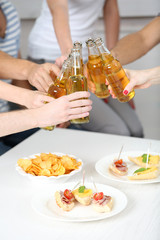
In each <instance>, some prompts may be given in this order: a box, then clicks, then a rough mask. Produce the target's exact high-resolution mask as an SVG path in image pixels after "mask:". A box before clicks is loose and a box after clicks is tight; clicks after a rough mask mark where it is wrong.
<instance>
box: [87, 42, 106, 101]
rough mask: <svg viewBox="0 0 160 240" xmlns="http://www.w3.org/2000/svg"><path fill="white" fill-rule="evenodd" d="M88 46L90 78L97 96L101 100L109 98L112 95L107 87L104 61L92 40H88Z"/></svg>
mask: <svg viewBox="0 0 160 240" xmlns="http://www.w3.org/2000/svg"><path fill="white" fill-rule="evenodd" d="M86 45H87V48H88V62H87V68H88V72H89V75H90V78H91V80H92V81H93V82H94V84H95V87H96V91H95V95H96V96H97V97H99V98H107V97H109V95H110V93H109V91H108V86H107V85H106V76H105V74H104V72H103V65H102V59H101V57H100V55H99V52H98V50H97V47H96V45H95V43H94V41H93V40H92V39H91V38H89V39H88V41H87V42H86Z"/></svg>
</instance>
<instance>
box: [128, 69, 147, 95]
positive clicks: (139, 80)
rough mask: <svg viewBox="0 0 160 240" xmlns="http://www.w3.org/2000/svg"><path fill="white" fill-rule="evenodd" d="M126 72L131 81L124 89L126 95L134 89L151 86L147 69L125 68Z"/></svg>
mask: <svg viewBox="0 0 160 240" xmlns="http://www.w3.org/2000/svg"><path fill="white" fill-rule="evenodd" d="M125 72H126V75H127V77H128V79H129V80H130V82H129V83H128V85H127V86H126V87H125V89H124V91H123V94H124V95H128V94H129V93H130V92H131V91H132V89H143V88H148V87H150V86H151V83H150V81H149V79H148V74H147V70H129V69H125Z"/></svg>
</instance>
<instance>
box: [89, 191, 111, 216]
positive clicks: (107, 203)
mask: <svg viewBox="0 0 160 240" xmlns="http://www.w3.org/2000/svg"><path fill="white" fill-rule="evenodd" d="M112 205H113V199H112V197H111V196H107V195H104V194H103V192H98V193H95V194H94V195H93V200H92V206H93V209H94V210H95V211H97V212H100V213H104V212H109V211H111V209H112Z"/></svg>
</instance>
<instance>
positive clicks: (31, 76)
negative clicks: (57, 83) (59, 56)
mask: <svg viewBox="0 0 160 240" xmlns="http://www.w3.org/2000/svg"><path fill="white" fill-rule="evenodd" d="M50 71H53V72H54V73H55V75H56V76H57V75H58V74H59V71H60V69H59V68H58V67H57V66H56V65H55V64H52V63H44V64H33V65H32V67H31V68H30V71H29V73H28V81H29V82H30V84H31V85H33V86H34V87H36V88H37V89H38V90H39V91H41V92H47V91H48V88H49V86H50V85H51V84H52V83H53V81H52V78H51V76H50V75H49V74H50Z"/></svg>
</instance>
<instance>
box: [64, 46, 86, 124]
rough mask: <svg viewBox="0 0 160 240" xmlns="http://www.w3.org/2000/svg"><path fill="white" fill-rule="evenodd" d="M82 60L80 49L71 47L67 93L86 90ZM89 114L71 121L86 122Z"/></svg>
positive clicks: (76, 122)
mask: <svg viewBox="0 0 160 240" xmlns="http://www.w3.org/2000/svg"><path fill="white" fill-rule="evenodd" d="M82 64H83V62H82V59H81V54H80V51H77V50H75V49H74V48H73V49H72V64H71V76H70V77H69V78H68V80H67V83H66V89H67V94H71V93H74V92H78V91H88V87H87V79H86V78H85V76H84V75H83V65H82ZM88 122H89V116H87V117H83V118H78V119H73V120H71V123H74V124H82V123H88Z"/></svg>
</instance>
